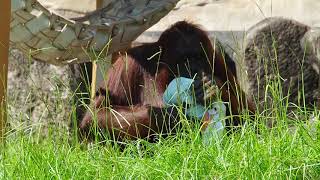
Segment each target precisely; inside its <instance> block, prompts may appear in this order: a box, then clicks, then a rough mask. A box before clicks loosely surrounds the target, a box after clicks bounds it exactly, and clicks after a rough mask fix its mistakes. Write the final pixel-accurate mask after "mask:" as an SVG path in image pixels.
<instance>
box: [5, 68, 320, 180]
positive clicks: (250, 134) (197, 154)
mask: <svg viewBox="0 0 320 180" xmlns="http://www.w3.org/2000/svg"><path fill="white" fill-rule="evenodd" d="M278 75H279V74H278ZM281 83H282V80H281V78H280V77H279V78H275V81H274V82H268V83H267V85H266V86H267V87H268V91H269V92H268V93H267V92H261V93H265V94H269V95H271V96H272V99H274V102H272V103H271V104H270V102H269V104H268V105H265V106H264V105H263V104H261V106H259V107H261V108H262V107H263V108H262V109H259V112H258V113H257V114H256V119H255V123H252V124H250V123H248V124H245V125H244V126H243V127H242V128H241V129H240V130H239V131H238V132H236V133H232V134H230V135H225V136H224V137H223V139H222V140H221V142H216V143H214V144H213V145H212V146H209V147H207V146H204V145H203V144H202V139H201V133H200V131H199V126H200V124H196V125H195V126H189V124H188V123H185V124H186V125H185V126H184V127H183V129H181V131H179V133H178V134H177V135H176V136H172V137H169V138H166V139H160V140H159V142H157V143H148V142H146V141H144V140H137V141H131V142H126V143H127V145H126V148H125V149H123V150H121V149H120V148H119V147H118V146H117V145H112V144H111V141H106V142H104V143H100V142H96V143H91V144H85V143H83V144H82V143H81V142H78V141H77V139H76V138H75V137H74V136H73V135H71V134H70V133H69V132H68V130H67V129H66V128H61V127H58V126H59V125H54V124H53V125H52V126H49V127H46V128H48V131H42V130H41V128H42V123H43V122H45V120H44V121H42V122H39V123H38V124H32V125H28V126H24V124H22V125H21V126H12V127H11V129H10V131H9V133H8V134H7V138H6V142H5V143H4V144H2V147H1V150H0V152H1V154H0V161H1V163H0V179H111V178H115V179H137V178H139V179H320V124H319V117H320V112H319V111H318V110H313V109H311V110H310V109H307V108H305V103H301V104H303V106H302V107H296V108H294V114H291V115H290V116H288V108H289V105H290V106H292V104H289V102H288V101H287V98H286V95H283V93H279V92H281V86H280V85H279V84H281ZM88 86H89V85H88ZM88 89H90V87H88ZM288 94H289V92H288ZM54 96H57V98H58V96H61V95H60V94H59V93H56V94H54ZM302 97H303V92H302ZM256 103H257V104H260V102H257V101H256ZM56 106H57V107H58V106H59V107H60V106H62V107H64V106H65V105H64V104H59V102H58V104H57V105H56ZM71 109H75V107H72V108H71ZM290 110H292V108H291V109H290ZM181 117H182V118H183V117H185V116H184V115H181ZM311 117H313V118H311ZM23 118H24V116H21V119H19V121H21V122H25V121H26V120H24V119H23ZM71 119H72V118H71ZM311 119H313V120H312V121H311ZM15 120H16V119H15ZM181 120H182V121H184V122H187V120H186V119H181ZM270 121H274V122H276V124H275V126H274V127H273V128H270V127H268V126H267V125H266V124H267V123H268V122H270ZM257 127H258V128H257ZM257 129H258V132H257ZM43 132H46V135H47V136H46V137H43V136H42V133H43Z"/></svg>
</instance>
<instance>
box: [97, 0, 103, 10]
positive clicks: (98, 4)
mask: <svg viewBox="0 0 320 180" xmlns="http://www.w3.org/2000/svg"><path fill="white" fill-rule="evenodd" d="M102 5H103V1H102V0H97V2H96V8H97V9H99V8H101V7H102Z"/></svg>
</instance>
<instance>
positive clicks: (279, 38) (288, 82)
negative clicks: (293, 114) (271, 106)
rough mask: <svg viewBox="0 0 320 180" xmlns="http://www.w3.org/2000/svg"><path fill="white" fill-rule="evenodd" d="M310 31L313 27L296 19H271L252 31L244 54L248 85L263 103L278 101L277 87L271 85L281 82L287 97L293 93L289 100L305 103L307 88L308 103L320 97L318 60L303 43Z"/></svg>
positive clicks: (256, 26)
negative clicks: (274, 89)
mask: <svg viewBox="0 0 320 180" xmlns="http://www.w3.org/2000/svg"><path fill="white" fill-rule="evenodd" d="M308 30H310V27H309V26H306V25H304V24H301V23H299V22H296V21H293V20H287V19H283V18H269V19H265V20H263V21H262V22H260V23H258V24H257V25H255V26H254V27H252V28H251V29H250V30H249V31H248V33H247V39H246V41H247V44H246V46H245V57H244V65H245V68H246V71H247V77H248V80H247V82H249V83H248V84H247V88H248V91H249V94H252V95H254V96H255V97H257V98H258V99H259V102H260V103H262V102H264V101H265V100H266V101H267V103H270V102H271V101H272V100H275V98H274V97H273V96H272V90H271V89H272V88H275V86H273V87H271V86H272V83H271V82H273V85H275V84H274V83H275V82H279V84H281V85H282V93H283V96H284V97H285V96H287V95H288V94H289V95H290V96H289V102H292V103H294V104H300V105H303V97H302V92H303V91H304V92H305V93H304V94H305V100H306V103H307V104H308V105H310V104H314V103H315V102H316V101H317V99H318V98H319V71H317V69H319V66H318V60H317V58H316V56H315V54H314V53H306V50H305V48H304V47H302V46H301V41H302V39H303V37H304V36H305V34H306V32H307V31H308ZM277 74H279V75H280V76H277ZM266 84H268V85H269V87H268V88H269V89H268V91H267V96H265V90H266V89H267V86H266ZM270 85H271V86H270ZM276 89H277V88H276ZM265 97H266V98H265ZM284 100H285V99H283V100H282V101H284Z"/></svg>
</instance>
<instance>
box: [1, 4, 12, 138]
mask: <svg viewBox="0 0 320 180" xmlns="http://www.w3.org/2000/svg"><path fill="white" fill-rule="evenodd" d="M10 7H11V1H10V0H2V1H1V2H0V27H1V28H0V141H1V142H2V141H3V139H4V134H5V127H6V122H7V108H6V107H7V106H6V98H7V96H6V94H7V76H8V54H9V32H10Z"/></svg>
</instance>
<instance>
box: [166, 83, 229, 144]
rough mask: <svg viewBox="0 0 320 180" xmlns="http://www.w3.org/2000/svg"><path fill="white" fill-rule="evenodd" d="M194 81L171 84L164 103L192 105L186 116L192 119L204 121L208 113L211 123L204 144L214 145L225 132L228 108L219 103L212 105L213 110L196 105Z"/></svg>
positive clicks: (205, 133) (206, 131) (204, 133)
mask: <svg viewBox="0 0 320 180" xmlns="http://www.w3.org/2000/svg"><path fill="white" fill-rule="evenodd" d="M193 82H194V80H193V79H189V78H184V77H179V78H176V79H174V80H172V81H171V82H170V84H169V85H168V87H167V89H166V91H165V92H164V94H163V101H164V102H165V103H166V104H167V105H169V106H173V105H181V104H182V103H184V104H189V105H191V106H190V107H189V108H188V109H186V114H187V115H188V116H191V117H195V118H198V119H202V118H203V116H204V115H205V113H206V112H208V114H209V116H210V119H211V121H210V122H209V124H208V126H207V128H206V129H205V130H204V132H203V133H202V135H203V143H204V144H205V145H210V144H212V142H213V141H220V139H221V138H222V136H223V132H224V127H225V123H224V118H225V116H226V106H225V105H224V103H223V102H221V101H217V102H214V103H213V104H212V105H211V107H210V108H211V109H206V107H204V106H202V105H200V104H196V101H195V99H194V97H193V96H192V88H191V87H192V83H193Z"/></svg>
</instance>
